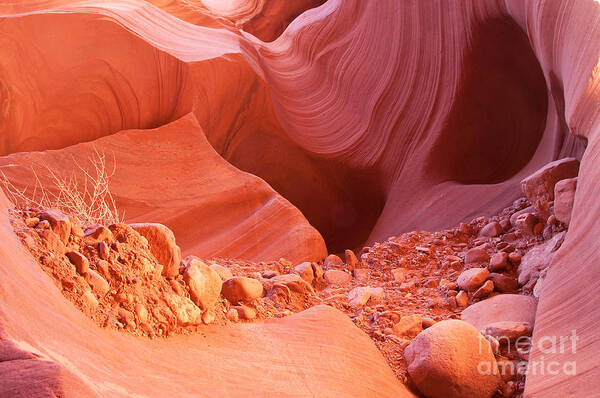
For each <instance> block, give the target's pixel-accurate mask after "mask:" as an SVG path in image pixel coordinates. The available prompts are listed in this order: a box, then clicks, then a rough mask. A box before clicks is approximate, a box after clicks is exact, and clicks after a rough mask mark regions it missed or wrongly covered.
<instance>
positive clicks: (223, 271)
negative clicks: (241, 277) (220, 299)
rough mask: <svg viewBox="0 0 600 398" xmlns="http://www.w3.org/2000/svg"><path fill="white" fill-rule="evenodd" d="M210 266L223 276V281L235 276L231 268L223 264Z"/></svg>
mask: <svg viewBox="0 0 600 398" xmlns="http://www.w3.org/2000/svg"><path fill="white" fill-rule="evenodd" d="M208 267H209V268H210V269H212V270H213V271H215V272H216V273H217V274H218V275H219V277H220V278H221V281H223V282H225V281H226V280H228V279H231V278H233V274H232V273H231V270H230V269H229V268H227V267H224V266H222V265H221V264H211V265H209V266H208Z"/></svg>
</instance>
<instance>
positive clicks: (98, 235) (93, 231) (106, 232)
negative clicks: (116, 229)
mask: <svg viewBox="0 0 600 398" xmlns="http://www.w3.org/2000/svg"><path fill="white" fill-rule="evenodd" d="M83 236H85V237H86V238H90V239H94V240H99V241H110V240H112V238H113V235H112V232H111V231H110V229H108V228H106V227H105V226H103V225H97V226H95V227H92V228H87V229H86V230H85V232H84V234H83Z"/></svg>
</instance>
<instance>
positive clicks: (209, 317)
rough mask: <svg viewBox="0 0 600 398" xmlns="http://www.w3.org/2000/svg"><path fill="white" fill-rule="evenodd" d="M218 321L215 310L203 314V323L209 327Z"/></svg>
mask: <svg viewBox="0 0 600 398" xmlns="http://www.w3.org/2000/svg"><path fill="white" fill-rule="evenodd" d="M215 319H216V315H215V310H214V309H213V308H211V309H208V310H206V311H204V312H203V313H202V323H203V324H205V325H209V324H211V323H213V322H214V321H215Z"/></svg>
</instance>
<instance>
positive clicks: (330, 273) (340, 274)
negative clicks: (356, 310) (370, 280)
mask: <svg viewBox="0 0 600 398" xmlns="http://www.w3.org/2000/svg"><path fill="white" fill-rule="evenodd" d="M351 280H352V275H351V274H349V273H348V272H345V271H340V270H337V269H330V270H327V271H325V281H327V283H328V284H330V285H335V286H343V285H346V284H348V283H350V281H351Z"/></svg>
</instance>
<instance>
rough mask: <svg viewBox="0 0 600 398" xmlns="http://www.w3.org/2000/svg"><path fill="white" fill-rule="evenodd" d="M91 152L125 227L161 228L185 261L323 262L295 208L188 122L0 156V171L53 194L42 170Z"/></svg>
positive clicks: (67, 165)
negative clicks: (102, 164) (100, 161)
mask: <svg viewBox="0 0 600 398" xmlns="http://www.w3.org/2000/svg"><path fill="white" fill-rule="evenodd" d="M95 151H98V152H100V153H104V154H105V155H106V157H107V163H108V165H107V167H108V168H111V169H112V166H113V162H114V166H115V173H114V175H113V176H112V178H111V190H112V192H113V195H114V196H115V199H116V200H117V202H118V203H119V204H120V208H121V211H122V212H123V214H124V215H125V217H126V218H127V220H129V221H131V222H146V221H149V220H150V221H152V222H158V223H162V224H165V225H168V226H169V227H170V228H171V229H172V230H173V232H174V233H175V235H176V236H177V242H178V244H180V245H181V247H182V249H183V252H184V255H185V254H192V253H193V254H195V255H199V256H221V257H233V258H246V259H255V260H262V259H272V260H277V259H279V258H280V257H286V258H288V259H290V260H292V261H294V262H302V261H319V260H321V259H323V258H324V257H325V256H326V255H327V250H326V248H325V243H324V242H323V239H322V238H321V236H320V235H319V233H318V232H317V231H316V230H315V229H314V228H313V227H311V226H310V225H309V224H308V222H306V219H305V218H304V217H303V216H302V214H301V213H300V212H299V211H298V210H297V209H296V208H295V207H293V206H292V205H291V204H290V203H289V202H288V201H287V200H285V199H283V198H282V197H281V196H280V195H278V194H277V193H276V192H275V191H273V190H272V189H271V188H270V187H269V186H268V185H267V184H266V183H265V182H264V181H263V180H261V179H260V178H258V177H255V176H252V175H250V174H247V173H243V172H241V171H239V170H237V169H236V168H235V167H233V166H231V165H230V164H228V163H227V162H225V161H224V160H223V159H222V158H221V157H220V156H219V155H218V154H217V153H215V151H214V150H213V148H212V147H211V146H210V145H209V144H208V142H207V140H206V137H205V136H204V133H203V131H202V128H201V127H200V126H199V125H198V122H197V121H196V119H195V117H194V116H193V115H192V114H189V115H187V116H185V117H183V118H182V119H179V120H177V121H175V122H173V123H170V124H167V125H164V126H162V127H160V128H158V129H155V130H128V131H122V132H119V133H117V134H114V135H111V136H108V137H104V138H101V139H98V140H96V141H93V142H89V143H83V144H78V145H74V146H70V147H67V148H65V149H61V150H54V151H46V152H29V153H17V154H13V155H10V156H5V157H3V158H0V167H1V168H0V169H1V170H2V171H3V172H4V173H5V175H6V176H7V177H9V178H11V179H12V180H14V181H15V182H16V183H17V184H18V185H17V186H18V187H27V186H35V184H36V181H35V176H34V174H33V173H32V172H31V171H30V169H31V168H33V169H34V170H35V171H36V175H37V176H38V178H40V179H41V182H42V185H44V186H45V187H51V188H52V187H53V185H52V178H51V176H49V175H48V174H47V172H46V169H45V166H46V165H52V167H53V168H54V169H58V170H65V171H66V170H71V169H72V168H73V163H74V162H75V163H76V164H78V165H80V166H82V167H86V166H87V165H88V162H89V159H93V156H94V152H95ZM74 171H75V172H77V170H74ZM78 174H79V177H81V174H82V173H81V172H79V173H78Z"/></svg>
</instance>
